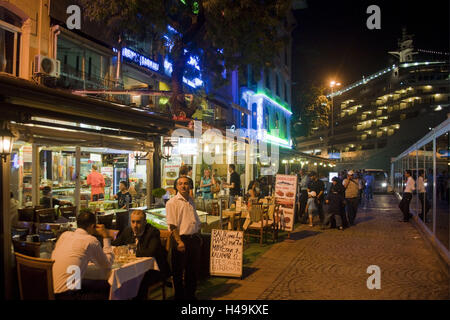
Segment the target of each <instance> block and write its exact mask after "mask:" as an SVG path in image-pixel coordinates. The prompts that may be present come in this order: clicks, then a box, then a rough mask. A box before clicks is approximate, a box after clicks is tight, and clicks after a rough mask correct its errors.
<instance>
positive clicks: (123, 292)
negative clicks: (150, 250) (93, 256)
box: [84, 257, 159, 300]
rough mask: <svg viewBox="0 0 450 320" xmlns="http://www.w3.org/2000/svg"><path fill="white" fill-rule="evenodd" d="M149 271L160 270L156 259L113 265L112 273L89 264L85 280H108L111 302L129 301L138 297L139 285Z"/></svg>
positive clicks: (140, 259) (138, 259)
mask: <svg viewBox="0 0 450 320" xmlns="http://www.w3.org/2000/svg"><path fill="white" fill-rule="evenodd" d="M148 270H159V267H158V264H157V263H156V260H155V258H147V257H145V258H136V260H135V261H133V262H130V263H127V264H123V265H120V266H118V265H116V264H115V265H113V268H112V270H111V271H110V272H106V271H105V270H102V269H99V268H98V267H97V266H96V265H94V264H91V263H90V264H89V265H88V268H87V271H86V274H85V275H84V278H85V279H91V280H108V283H109V284H110V285H111V290H110V292H109V299H110V300H127V299H131V298H134V297H136V296H137V293H138V290H139V285H140V283H141V281H142V278H143V277H144V274H145V273H146V272H147V271H148Z"/></svg>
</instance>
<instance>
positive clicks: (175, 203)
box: [166, 192, 201, 235]
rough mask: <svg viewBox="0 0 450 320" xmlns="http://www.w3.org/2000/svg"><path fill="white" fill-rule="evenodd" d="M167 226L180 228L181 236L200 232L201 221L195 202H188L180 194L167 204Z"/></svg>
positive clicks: (190, 200)
mask: <svg viewBox="0 0 450 320" xmlns="http://www.w3.org/2000/svg"><path fill="white" fill-rule="evenodd" d="M166 218H167V225H171V224H172V225H174V226H175V227H177V228H178V231H179V233H180V235H183V234H184V235H192V234H194V233H197V232H199V230H200V225H201V223H200V219H199V217H198V215H197V210H196V209H195V204H194V201H193V200H192V198H191V197H189V201H188V200H186V199H185V198H184V197H183V196H182V195H181V194H180V193H179V192H178V193H177V195H176V196H175V197H173V198H172V199H170V200H169V201H167V204H166Z"/></svg>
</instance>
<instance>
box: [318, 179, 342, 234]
mask: <svg viewBox="0 0 450 320" xmlns="http://www.w3.org/2000/svg"><path fill="white" fill-rule="evenodd" d="M344 192H345V188H344V186H343V185H342V184H341V183H340V181H339V178H338V177H334V178H333V179H332V184H331V186H330V190H329V191H328V196H327V200H326V203H327V204H328V213H327V215H326V217H325V221H324V222H323V225H322V229H325V228H326V225H328V223H329V222H331V221H330V220H331V218H333V217H334V219H335V220H336V227H337V228H338V229H339V230H344V228H343V226H342V212H343V210H342V207H343V206H344V201H345V198H344Z"/></svg>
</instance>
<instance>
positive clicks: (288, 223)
mask: <svg viewBox="0 0 450 320" xmlns="http://www.w3.org/2000/svg"><path fill="white" fill-rule="evenodd" d="M296 196H297V175H287V174H277V175H276V180H275V201H276V203H279V204H280V216H281V225H282V228H283V229H284V230H286V231H292V230H293V229H294V208H295V199H296Z"/></svg>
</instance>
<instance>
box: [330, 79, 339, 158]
mask: <svg viewBox="0 0 450 320" xmlns="http://www.w3.org/2000/svg"><path fill="white" fill-rule="evenodd" d="M340 85H341V83H340V82H336V81H334V80H333V81H331V82H330V87H331V138H330V140H331V141H333V138H334V96H333V93H334V87H335V86H340ZM333 152H334V146H333V143H332V144H331V153H333Z"/></svg>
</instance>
